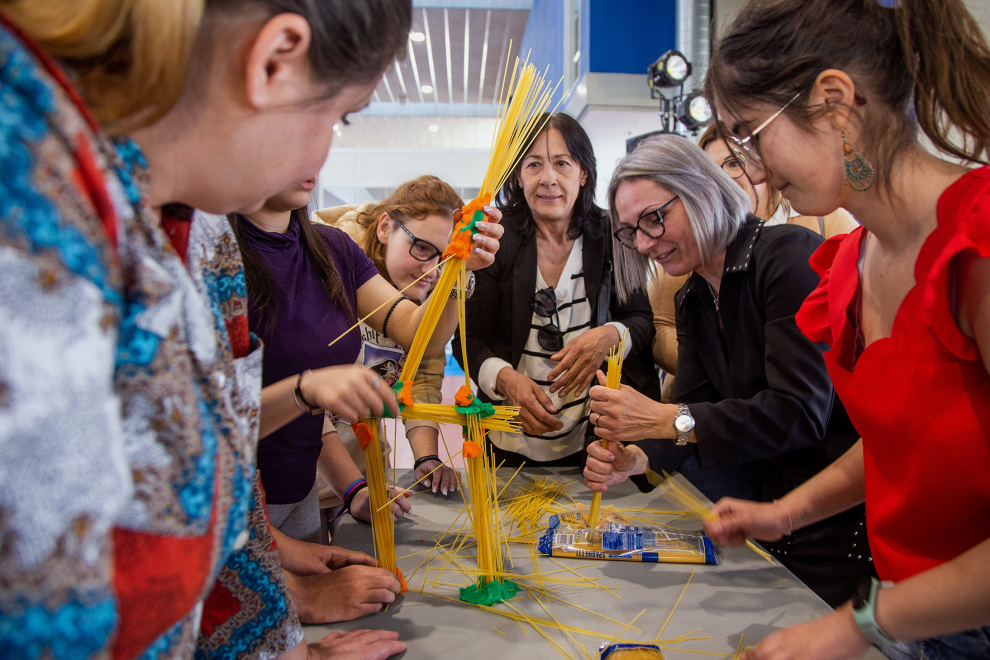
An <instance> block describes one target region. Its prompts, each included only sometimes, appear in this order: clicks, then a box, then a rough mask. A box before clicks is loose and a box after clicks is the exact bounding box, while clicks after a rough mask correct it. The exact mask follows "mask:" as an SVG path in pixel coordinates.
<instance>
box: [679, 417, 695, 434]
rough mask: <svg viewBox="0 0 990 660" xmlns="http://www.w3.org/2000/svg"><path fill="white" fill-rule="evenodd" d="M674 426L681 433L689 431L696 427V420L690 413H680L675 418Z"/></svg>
mask: <svg viewBox="0 0 990 660" xmlns="http://www.w3.org/2000/svg"><path fill="white" fill-rule="evenodd" d="M674 428H675V429H677V430H678V431H680V432H681V433H688V432H690V431H691V429H693V428H694V420H693V419H692V418H691V417H690V416H688V415H678V416H677V417H675V418H674Z"/></svg>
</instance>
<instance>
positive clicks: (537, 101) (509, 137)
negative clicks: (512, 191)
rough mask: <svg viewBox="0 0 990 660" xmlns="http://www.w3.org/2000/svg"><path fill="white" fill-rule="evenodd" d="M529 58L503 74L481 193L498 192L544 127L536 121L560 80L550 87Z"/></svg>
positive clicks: (507, 65)
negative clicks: (507, 74)
mask: <svg viewBox="0 0 990 660" xmlns="http://www.w3.org/2000/svg"><path fill="white" fill-rule="evenodd" d="M528 60H529V58H528V57H527V58H526V61H524V62H523V63H522V67H520V66H519V58H518V57H517V58H516V61H515V64H514V65H513V67H512V75H511V76H509V77H506V76H504V75H503V77H502V90H501V92H500V93H499V114H498V118H497V120H496V121H497V128H496V130H495V136H494V138H493V139H492V152H491V156H490V158H489V161H488V169H487V170H486V172H485V178H484V179H483V180H482V184H481V190H480V194H481V195H484V194H485V193H489V192H490V193H495V192H497V191H498V190H499V189H500V188H501V187H502V185H503V184H504V183H505V180H506V179H507V178H508V176H509V174H510V173H511V172H512V170H513V168H514V166H515V164H516V162H517V161H518V159H519V158H520V157H521V156H522V155H523V154H525V153H526V150H527V149H529V145H530V144H531V142H532V140H533V138H535V136H536V134H537V133H539V130H538V128H539V129H542V126H540V127H537V123H538V122H539V121H540V117H541V116H542V115H543V113H544V112H546V110H547V108H548V107H549V106H550V101H551V99H552V98H553V95H554V94H555V93H556V92H557V88H558V87H559V86H560V82H558V83H557V85H556V86H554V87H553V89H551V88H550V85H549V83H548V81H547V80H546V71H544V72H543V73H542V74H541V73H539V72H538V71H537V69H536V67H535V66H533V65H532V64H530V63H529V61H528ZM508 68H509V61H508V60H506V62H505V70H506V72H508ZM548 69H549V67H548ZM517 73H518V76H517V75H516V74H517ZM506 80H508V81H509V84H508V85H506V84H505V83H506ZM506 101H508V103H506Z"/></svg>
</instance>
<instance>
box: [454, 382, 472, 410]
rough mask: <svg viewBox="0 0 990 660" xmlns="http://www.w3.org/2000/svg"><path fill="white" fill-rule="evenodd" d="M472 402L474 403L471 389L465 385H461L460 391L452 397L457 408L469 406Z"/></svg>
mask: <svg viewBox="0 0 990 660" xmlns="http://www.w3.org/2000/svg"><path fill="white" fill-rule="evenodd" d="M472 401H474V394H473V393H472V392H471V388H470V387H468V386H467V385H461V389H459V390H457V394H455V395H454V402H455V403H456V404H457V405H459V406H470V405H471V402H472Z"/></svg>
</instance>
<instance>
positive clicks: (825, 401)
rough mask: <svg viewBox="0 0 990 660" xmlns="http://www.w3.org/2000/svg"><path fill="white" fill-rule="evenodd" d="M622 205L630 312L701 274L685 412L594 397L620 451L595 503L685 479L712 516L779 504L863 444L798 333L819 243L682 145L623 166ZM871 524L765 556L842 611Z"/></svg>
mask: <svg viewBox="0 0 990 660" xmlns="http://www.w3.org/2000/svg"><path fill="white" fill-rule="evenodd" d="M608 201H609V215H610V216H611V221H612V227H613V229H614V234H613V235H614V237H615V240H616V241H617V242H618V243H619V244H620V245H619V246H617V247H616V252H615V254H616V273H617V278H616V279H617V281H618V289H619V293H620V296H621V295H622V294H623V292H624V291H628V290H635V289H636V288H637V287H639V286H643V285H644V284H645V280H646V278H647V277H648V274H649V273H650V272H651V271H652V270H653V269H654V268H655V267H656V266H657V265H659V267H660V268H662V269H663V270H664V272H665V273H667V274H668V275H675V276H676V275H683V274H686V273H693V274H692V275H691V276H690V277H689V278H688V280H687V282H686V283H685V285H684V286H683V288H681V290H680V291H679V292H678V294H677V298H676V306H677V312H676V321H677V341H678V358H677V378H676V379H675V380H674V392H673V401H674V403H671V404H663V403H660V402H659V401H654V400H651V399H649V398H647V397H645V396H643V395H641V394H639V393H637V392H636V391H634V390H632V389H630V388H628V387H622V388H621V389H619V390H609V389H607V388H605V387H594V388H592V389H591V399H592V403H591V410H592V412H591V416H590V421H591V423H592V424H594V425H595V427H596V428H595V434H596V435H598V436H599V437H601V438H604V439H607V440H609V441H610V442H609V448H608V449H605V448H604V447H602V446H601V445H600V444H598V443H595V444H593V445H591V446H590V447H589V448H588V460H587V465H586V467H585V470H584V476H585V483H587V485H588V486H589V487H590V488H592V489H593V490H598V491H605V490H606V489H607V488H608V486H610V485H612V484H616V483H619V482H622V481H624V480H626V479H627V478H629V477H631V476H633V475H650V473H651V472H655V473H659V472H660V471H661V470H667V471H673V470H674V469H678V470H680V471H681V473H682V474H684V476H686V477H687V478H688V479H689V480H691V481H692V482H693V483H694V484H695V485H696V486H697V487H698V488H699V489H700V490H701V491H702V492H703V493H705V494H706V495H707V496H708V497H709V498H711V499H712V500H716V499H718V498H720V497H723V496H731V497H737V498H744V499H752V500H757V501H764V502H770V501H777V499H778V498H781V497H783V496H784V494H786V493H787V492H789V491H790V490H792V489H793V488H795V487H797V486H798V485H799V484H801V483H803V482H804V481H806V480H807V479H809V478H810V477H811V476H813V475H814V474H816V473H817V472H818V471H820V470H821V469H822V468H823V467H825V466H826V465H828V464H829V463H831V462H832V461H833V460H835V458H837V457H838V456H840V455H842V454H843V453H844V452H845V451H846V450H847V449H848V448H849V447H851V446H852V445H853V444H854V443H855V442H856V440H857V438H858V437H859V436H858V435H857V433H856V430H855V429H854V428H853V427H852V424H851V423H850V422H849V419H848V417H847V416H846V414H845V410H844V409H843V407H842V405H841V403H840V402H839V401H838V399H837V398H836V397H835V393H834V391H833V389H832V384H831V381H830V379H829V375H828V371H827V370H826V367H825V361H824V359H823V358H822V347H821V346H820V345H817V344H814V343H812V342H811V341H809V340H808V339H807V338H806V337H805V336H804V335H802V334H801V332H800V331H799V330H798V328H797V325H796V324H795V322H794V315H795V313H796V312H797V310H798V308H800V306H801V303H802V302H803V301H804V299H805V297H806V296H807V295H808V294H809V293H810V292H811V291H812V290H813V289H814V288H815V286H816V285H817V282H818V276H817V275H816V274H815V272H814V271H813V270H812V269H811V267H810V266H809V264H808V259H809V257H810V256H811V254H812V253H813V252H814V251H815V249H817V247H818V246H819V245H820V244H821V242H822V239H821V237H820V236H819V235H818V234H815V233H814V232H812V231H809V230H808V229H805V228H803V227H798V226H794V225H778V226H773V227H767V226H765V221H764V220H762V219H760V218H757V217H755V216H753V215H751V214H750V213H749V209H750V206H751V204H750V200H749V197H748V196H747V195H746V193H745V192H744V191H743V190H742V189H741V188H740V187H739V186H738V185H736V183H735V182H734V181H733V180H732V179H731V178H730V177H729V176H728V175H727V174H726V173H725V172H723V171H722V169H721V168H720V167H719V166H718V165H717V164H716V163H715V162H714V161H713V160H712V159H711V158H710V157H709V156H708V155H707V154H706V153H705V152H704V151H702V150H701V149H700V148H698V147H697V146H695V145H693V144H691V143H690V142H689V141H688V140H686V139H684V138H682V137H679V136H676V135H662V136H658V137H655V138H652V139H650V140H646V141H644V142H643V143H642V144H640V145H639V146H638V147H637V148H636V150H635V151H633V152H632V153H631V154H629V155H627V156H626V157H625V158H624V159H623V160H622V161H620V162H619V164H618V166H617V167H616V170H615V173H614V174H613V175H612V181H611V183H610V184H609V189H608ZM599 380H600V381H601V383H602V384H603V385H604V376H603V375H602V374H599ZM612 441H614V442H612ZM640 484H641V485H642V482H640ZM780 506H783V505H780ZM863 521H864V512H863V507H862V506H860V507H858V508H856V509H852V510H850V511H848V512H846V513H843V514H841V515H839V516H835V517H833V518H829V519H827V520H824V521H822V522H821V523H818V525H817V526H815V527H814V529H809V531H805V530H801V531H800V532H797V533H795V534H794V535H792V536H787V537H785V538H784V539H783V540H781V541H778V542H775V543H768V544H766V545H767V547H768V549H770V550H771V552H773V553H774V554H775V556H777V558H778V559H779V560H780V561H781V563H783V564H784V565H785V566H787V567H788V568H789V569H790V570H791V571H792V572H793V573H795V575H797V576H798V577H799V578H800V579H802V580H803V581H804V582H805V583H806V584H808V586H809V587H811V588H812V589H814V590H815V591H816V592H817V593H818V594H819V595H820V596H821V597H822V598H823V599H824V600H825V601H826V602H828V603H829V604H831V605H833V606H836V605H838V604H840V603H842V602H844V601H845V600H847V599H848V598H849V597H850V596H851V595H852V593H853V591H854V590H855V587H856V584H857V582H858V581H859V580H860V579H861V578H862V577H863V576H864V575H871V574H873V567H872V563H871V558H870V551H869V547H868V545H867V542H866V534H865V531H864V530H865V527H863Z"/></svg>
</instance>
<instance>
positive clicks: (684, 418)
mask: <svg viewBox="0 0 990 660" xmlns="http://www.w3.org/2000/svg"><path fill="white" fill-rule="evenodd" d="M674 430H675V431H677V443H676V444H678V445H686V444H687V443H688V438H690V437H691V431H693V430H694V417H692V416H691V411H690V410H688V407H687V406H686V405H685V404H683V403H679V404H677V417H675V418H674Z"/></svg>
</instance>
